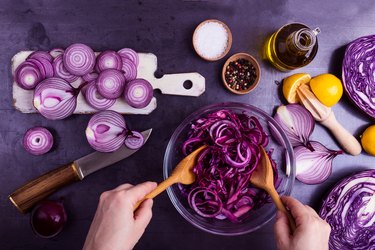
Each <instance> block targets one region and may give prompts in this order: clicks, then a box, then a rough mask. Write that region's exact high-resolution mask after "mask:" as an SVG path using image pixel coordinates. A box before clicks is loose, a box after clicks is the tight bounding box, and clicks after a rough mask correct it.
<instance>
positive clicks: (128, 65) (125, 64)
mask: <svg viewBox="0 0 375 250" xmlns="http://www.w3.org/2000/svg"><path fill="white" fill-rule="evenodd" d="M122 71H123V73H124V76H125V80H126V81H127V82H130V81H132V80H134V79H135V78H137V66H136V65H135V64H134V62H133V61H131V60H130V59H128V58H123V59H122Z"/></svg>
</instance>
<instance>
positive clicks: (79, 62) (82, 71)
mask: <svg viewBox="0 0 375 250" xmlns="http://www.w3.org/2000/svg"><path fill="white" fill-rule="evenodd" d="M63 60H64V66H65V68H66V69H67V70H68V71H69V72H70V73H71V74H73V75H76V76H84V75H86V74H87V73H90V72H91V71H92V70H93V69H94V66H95V53H94V51H93V50H92V49H91V48H90V47H89V46H87V45H85V44H81V43H75V44H72V45H70V46H69V47H68V48H66V50H65V52H64V55H63Z"/></svg>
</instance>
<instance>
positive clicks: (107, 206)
mask: <svg viewBox="0 0 375 250" xmlns="http://www.w3.org/2000/svg"><path fill="white" fill-rule="evenodd" d="M155 187H156V183H155V182H145V183H142V184H139V185H136V186H133V185H130V184H123V185H121V186H118V187H117V188H115V189H113V190H110V191H107V192H104V193H102V195H101V196H100V200H99V205H98V208H97V210H96V213H95V216H94V219H93V221H92V223H91V226H90V230H89V233H88V235H87V237H86V241H85V245H84V247H83V249H90V250H93V249H94V250H100V249H111V250H117V249H132V248H133V247H134V246H135V244H136V243H137V242H138V240H139V239H140V238H141V236H142V234H143V233H144V231H145V229H146V227H147V225H148V223H149V222H150V220H151V217H152V211H151V208H152V204H153V201H152V200H151V199H148V200H146V201H144V202H143V203H142V204H141V205H140V206H139V208H138V209H137V210H136V211H135V212H133V210H134V206H135V204H136V203H137V202H138V201H140V200H141V199H143V198H144V197H145V196H146V194H148V193H150V192H151V191H152V190H153V189H155Z"/></svg>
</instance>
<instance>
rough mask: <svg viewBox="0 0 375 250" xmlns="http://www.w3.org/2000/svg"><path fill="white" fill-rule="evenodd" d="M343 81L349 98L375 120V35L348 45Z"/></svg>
mask: <svg viewBox="0 0 375 250" xmlns="http://www.w3.org/2000/svg"><path fill="white" fill-rule="evenodd" d="M342 81H343V85H344V88H345V91H346V94H347V95H348V96H349V98H350V99H351V100H352V101H353V102H354V103H355V104H356V105H357V106H358V107H359V108H360V109H362V110H363V111H364V112H365V113H366V114H368V115H369V116H371V117H373V118H375V35H369V36H364V37H360V38H358V39H356V40H354V41H353V42H351V43H350V44H349V45H348V47H347V48H346V51H345V56H344V61H343V63H342Z"/></svg>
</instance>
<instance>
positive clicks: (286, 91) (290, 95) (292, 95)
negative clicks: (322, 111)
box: [283, 73, 311, 103]
mask: <svg viewBox="0 0 375 250" xmlns="http://www.w3.org/2000/svg"><path fill="white" fill-rule="evenodd" d="M310 80H311V76H310V75H309V74H307V73H297V74H294V75H291V76H288V77H287V78H285V79H284V80H283V95H284V97H285V99H286V100H287V101H288V102H289V103H298V96H297V88H298V87H299V86H301V85H302V84H308V83H309V81H310Z"/></svg>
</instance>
